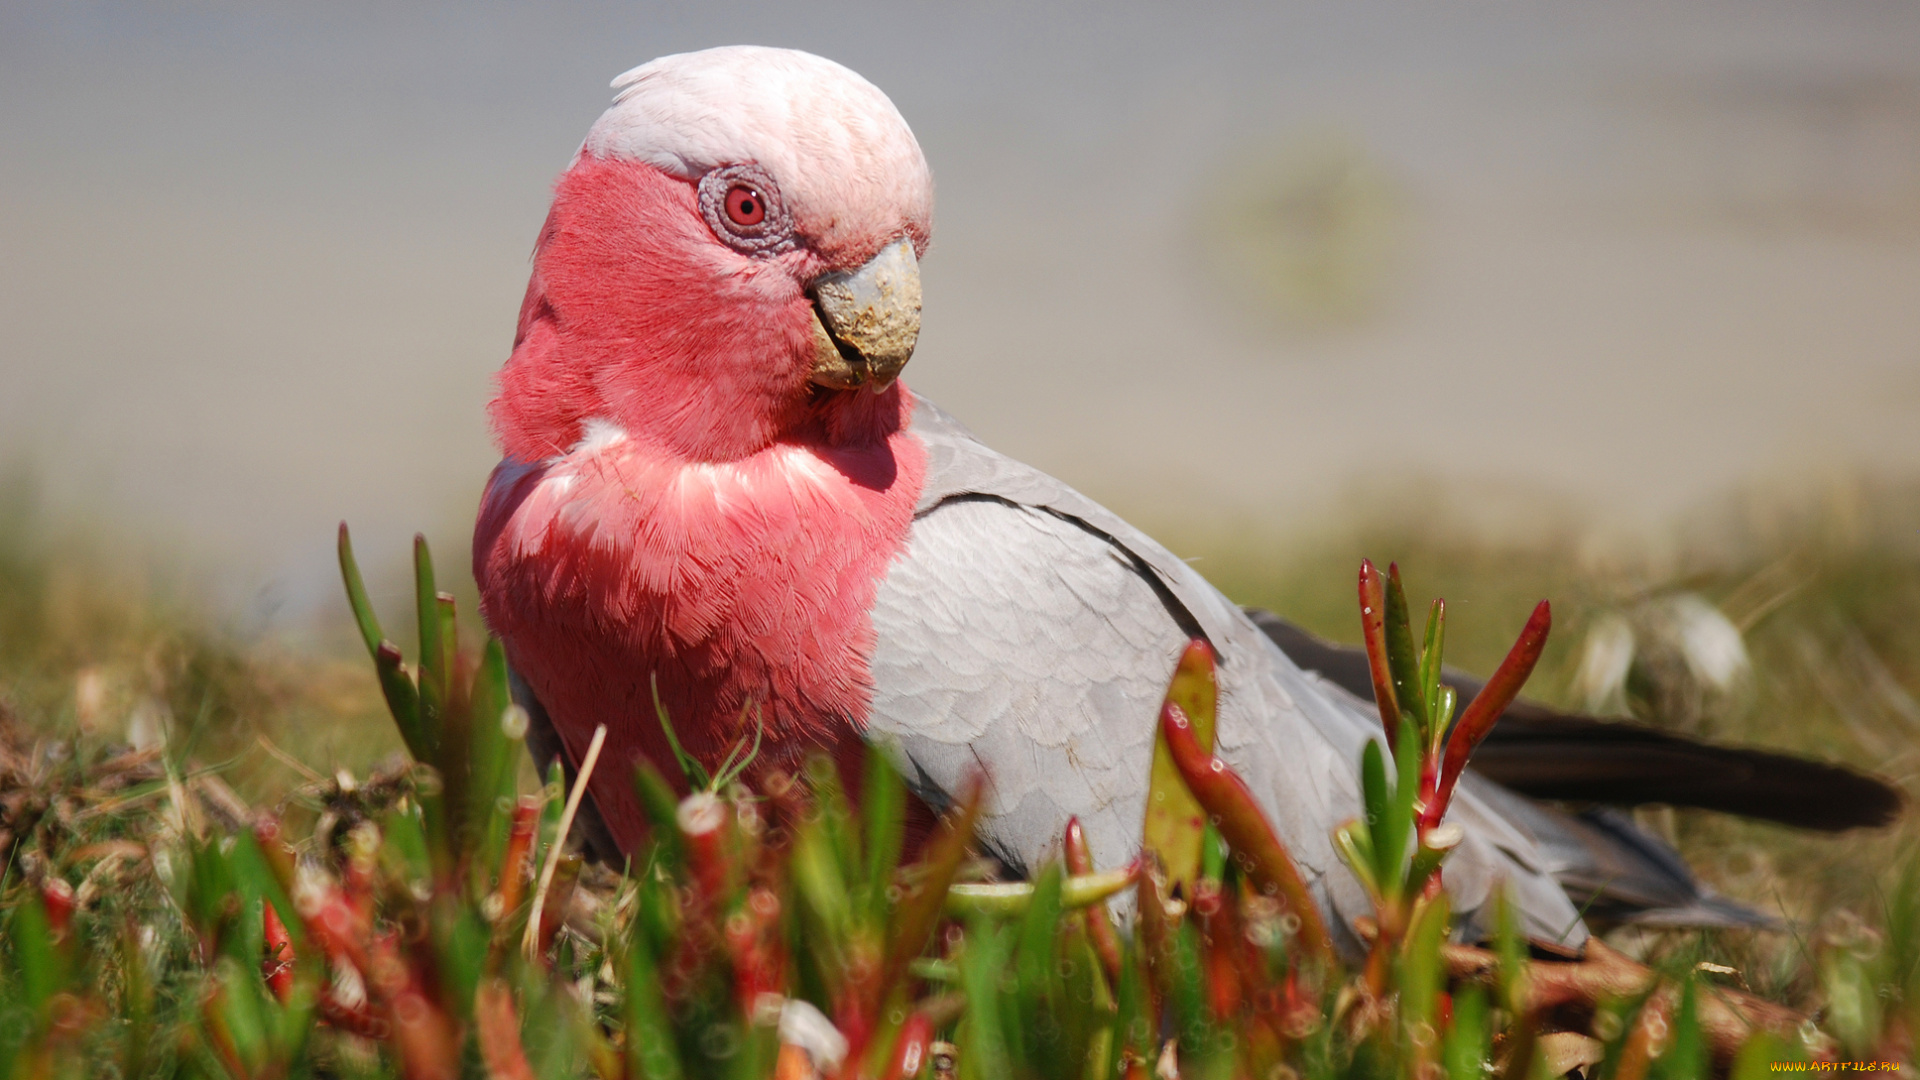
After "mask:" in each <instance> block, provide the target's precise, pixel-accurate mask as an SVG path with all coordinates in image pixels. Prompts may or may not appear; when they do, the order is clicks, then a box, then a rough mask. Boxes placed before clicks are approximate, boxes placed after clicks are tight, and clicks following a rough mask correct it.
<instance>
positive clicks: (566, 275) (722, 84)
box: [492, 47, 933, 461]
mask: <svg viewBox="0 0 1920 1080" xmlns="http://www.w3.org/2000/svg"><path fill="white" fill-rule="evenodd" d="M614 86H615V87H616V88H618V89H619V91H620V92H619V95H618V97H617V98H616V99H615V102H614V104H613V106H612V107H611V108H609V109H608V110H607V111H606V113H605V114H604V115H603V116H601V118H600V120H599V121H598V122H597V123H595V124H594V125H593V128H592V129H591V130H590V131H589V132H588V133H587V138H586V142H585V143H584V144H583V145H582V146H581V148H580V152H579V154H578V155H577V156H576V157H575V159H574V162H573V165H572V166H571V167H570V168H569V169H568V170H567V172H566V173H565V174H564V175H563V176H562V177H561V178H560V180H559V183H558V184H557V186H556V191H555V195H554V201H553V209H552V211H551V212H550V213H549V215H548V217H547V222H546V225H545V227H544V228H543V229H542V230H541V234H540V239H539V243H538V247H537V248H536V251H535V254H534V269H533V277H532V280H531V281H530V282H529V284H528V287H527V298H526V301H525V303H524V305H523V306H522V308H521V313H520V326H519V333H518V336H517V338H516V340H515V343H514V352H513V356H512V358H511V359H510V360H508V362H507V365H506V366H505V368H503V369H502V371H501V373H500V393H499V395H498V397H496V399H495V400H494V403H493V406H492V415H493V421H494V427H495V430H496V432H497V433H498V435H499V437H500V440H501V442H502V444H503V448H504V449H505V450H506V451H507V453H509V454H510V455H512V456H514V457H517V458H520V459H522V460H529V461H531V460H538V459H540V458H544V457H548V456H551V455H553V454H555V453H558V452H561V451H563V450H565V449H566V448H567V447H569V446H572V445H573V444H575V443H576V442H578V441H579V439H580V438H581V437H582V435H583V434H584V431H585V429H586V425H587V422H588V421H590V420H591V421H600V422H603V423H608V424H612V425H615V426H617V427H619V428H620V429H621V430H623V431H625V432H626V433H627V434H628V436H629V437H631V438H633V439H636V440H638V441H640V442H643V443H646V444H649V445H652V446H654V447H656V448H657V449H659V450H661V451H663V452H667V453H672V454H675V455H678V456H684V457H688V458H692V459H698V460H709V461H718V460H727V459H730V458H735V457H740V456H743V455H745V454H750V453H753V452H755V451H757V450H759V449H762V448H764V447H765V446H767V445H769V444H770V443H772V442H773V441H775V440H777V439H780V438H782V437H784V436H790V435H796V434H799V433H801V432H803V431H813V432H817V433H819V434H820V435H821V436H822V437H825V438H827V439H829V440H831V441H840V442H848V441H851V442H858V441H861V440H863V439H870V438H872V437H873V436H874V435H875V434H879V432H878V431H877V430H875V429H876V426H882V427H884V426H889V425H890V424H891V423H894V422H897V417H898V414H899V408H898V390H897V389H896V388H895V383H894V379H895V377H896V376H897V375H898V374H899V372H900V369H901V367H902V366H903V365H905V364H906V362H907V359H908V357H909V356H911V355H912V353H913V347H914V343H915V341H916V340H917V339H918V337H919V332H920V272H919V261H918V260H919V258H920V256H921V255H923V254H924V253H925V252H926V247H927V243H928V241H929V239H930V238H931V236H932V229H933V180H932V176H931V174H930V173H929V172H928V169H927V163H926V159H925V157H923V156H922V155H921V153H920V147H919V144H918V143H917V142H915V141H914V137H913V133H912V132H911V131H910V130H908V128H907V124H906V121H905V120H903V119H902V118H901V116H900V113H899V112H898V111H897V110H896V109H895V108H894V107H893V104H892V102H890V101H888V100H887V97H886V95H885V94H882V93H881V92H880V91H879V89H877V88H876V87H874V86H873V84H871V83H869V82H867V81H866V80H865V79H862V78H861V77H860V76H858V75H856V74H854V73H853V72H851V71H849V70H847V69H846V68H844V67H842V66H840V65H839V64H836V63H833V62H832V61H829V60H823V59H821V58H819V57H817V56H812V55H809V54H807V53H802V52H794V51H791V50H786V49H768V48H756V47H732V48H722V49H709V50H706V51H704V52H696V53H683V54H680V55H676V56H666V57H661V58H660V59H658V60H654V61H652V62H651V63H648V64H644V65H642V66H640V67H638V68H635V69H633V70H632V71H629V72H627V73H626V74H624V75H622V76H620V77H619V78H618V79H616V80H614ZM887 417H893V418H894V420H892V421H889V420H887V419H886V418H887Z"/></svg>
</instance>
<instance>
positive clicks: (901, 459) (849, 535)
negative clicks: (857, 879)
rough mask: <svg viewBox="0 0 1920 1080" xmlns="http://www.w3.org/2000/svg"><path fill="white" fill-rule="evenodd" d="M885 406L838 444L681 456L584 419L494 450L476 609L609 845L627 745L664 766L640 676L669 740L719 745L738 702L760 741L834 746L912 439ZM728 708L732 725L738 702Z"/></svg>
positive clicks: (695, 747) (862, 650) (859, 715)
mask: <svg viewBox="0 0 1920 1080" xmlns="http://www.w3.org/2000/svg"><path fill="white" fill-rule="evenodd" d="M894 395H898V397H897V401H898V407H899V408H900V410H901V413H900V420H899V422H898V424H897V426H894V425H889V426H893V430H892V432H891V434H890V435H889V436H887V437H885V438H884V439H881V440H876V441H871V442H866V443H865V444H864V445H860V446H855V447H834V446H828V445H813V444H808V443H802V442H775V443H773V444H772V445H771V446H769V447H767V448H766V449H764V450H761V451H759V452H757V453H754V454H751V455H748V456H746V457H743V458H740V459H738V460H735V461H726V462H700V461H687V460H685V459H684V458H678V457H677V456H675V455H670V454H666V453H662V452H660V451H658V450H652V449H649V448H647V447H644V446H643V445H642V444H640V443H639V442H638V441H636V440H634V439H631V438H629V437H628V435H627V434H626V433H625V432H624V431H622V430H620V429H619V428H618V427H616V426H615V425H613V424H612V423H610V422H606V421H598V420H596V421H589V422H588V423H587V424H586V425H585V431H584V434H583V436H582V438H581V439H580V441H579V443H578V444H576V445H575V446H574V447H573V448H572V449H571V450H569V451H568V452H567V453H565V454H563V455H560V456H558V457H554V458H550V459H548V460H546V461H543V462H540V463H538V464H531V465H528V464H521V463H518V462H514V461H507V462H504V463H502V464H501V465H500V467H499V468H498V469H496V470H495V472H494V474H493V478H492V480H491V481H490V483H489V485H488V489H487V494H486V499H485V502H484V504H483V506H482V508H481V513H480V524H479V529H478V530H477V532H476V534H475V538H474V539H475V544H474V567H475V574H476V577H477V578H478V579H479V582H480V590H481V598H482V605H483V611H484V613H485V615H486V618H487V621H488V623H489V624H490V625H491V626H492V628H493V630H494V632H495V633H497V634H499V635H500V636H501V637H502V638H503V639H504V640H506V641H508V642H510V645H509V651H508V655H509V659H510V662H511V663H512V665H513V666H514V668H515V670H516V671H517V672H518V673H519V674H520V676H521V677H522V678H523V679H525V680H526V682H527V684H528V685H529V686H530V687H531V688H532V689H533V691H534V693H535V695H536V696H538V698H539V699H540V701H541V703H542V704H544V705H545V706H546V708H547V711H548V713H549V715H550V716H551V718H552V720H553V724H554V727H555V729H556V730H557V732H558V734H559V735H560V737H561V739H562V741H563V742H564V743H565V744H566V746H567V749H568V756H569V757H570V758H572V759H573V760H574V761H576V762H577V761H579V760H580V759H581V757H582V756H583V755H584V754H585V751H586V747H587V744H588V742H589V741H590V740H591V738H592V735H593V730H594V727H595V726H596V725H597V724H602V723H604V724H606V725H607V745H606V748H605V750H604V751H603V757H602V760H601V764H600V766H599V767H598V768H597V769H596V770H595V774H594V777H593V779H592V781H591V791H592V793H593V796H594V801H595V803H596V805H597V806H598V808H599V809H600V812H601V816H602V817H603V818H604V819H605V820H606V823H607V825H608V827H609V828H610V829H611V830H612V832H613V835H614V839H615V840H616V841H617V842H618V843H619V844H620V845H621V847H622V848H626V849H629V850H631V849H632V847H633V845H634V844H635V843H636V842H637V841H638V839H639V837H640V836H642V835H644V832H645V825H644V819H643V818H642V816H641V812H640V808H639V805H638V803H637V800H636V798H635V796H634V794H633V781H632V763H633V761H634V759H635V758H637V757H639V756H643V755H644V756H646V757H648V758H650V759H651V760H652V761H653V762H654V763H655V764H656V765H657V766H659V767H660V768H661V771H662V772H664V773H666V774H668V775H669V776H674V775H676V773H677V770H676V769H675V768H674V767H673V764H672V758H671V756H670V751H669V749H668V747H667V744H666V741H665V738H664V736H663V735H662V733H661V731H660V728H659V725H658V723H657V721H656V720H655V718H654V705H653V692H652V688H651V683H652V680H653V679H654V678H655V677H657V679H658V684H659V693H660V701H661V703H662V704H663V705H665V707H666V708H667V710H668V712H669V714H670V715H671V717H672V719H673V722H674V727H675V729H676V731H677V732H678V734H679V737H680V739H681V741H682V742H683V743H684V744H685V745H686V748H687V749H688V750H689V751H690V752H692V753H693V754H694V755H695V756H697V757H699V758H701V759H702V760H703V761H706V762H708V763H709V764H712V763H714V762H717V761H718V759H719V758H720V756H721V755H723V754H724V752H725V749H726V748H727V747H728V746H729V745H730V744H731V743H732V742H733V741H734V740H736V739H737V738H739V737H740V736H741V735H742V734H749V735H750V734H751V732H752V731H753V728H754V723H755V717H756V714H757V715H758V717H759V718H761V719H762V720H764V723H765V725H766V741H765V745H764V747H763V751H762V753H763V756H764V757H765V758H766V759H767V760H770V761H780V760H783V759H791V758H793V757H795V756H797V755H798V754H800V753H802V752H804V751H805V749H806V748H807V747H809V746H816V745H817V746H825V747H843V746H844V745H845V744H846V743H847V742H849V741H850V739H851V738H853V737H855V736H857V733H858V731H859V729H860V727H861V726H862V725H863V724H864V722H865V717H866V715H867V708H868V704H869V701H870V699H871V682H870V677H869V674H868V668H867V658H868V657H869V656H870V655H871V654H872V650H873V640H874V639H873V626H872V623H871V620H870V618H869V610H870V608H871V606H872V603H873V598H874V594H875V591H876V590H877V588H878V586H879V582H880V579H881V577H882V575H884V574H885V573H886V568H887V565H888V563H889V562H890V561H891V560H892V559H893V557H894V556H895V555H896V554H897V553H898V552H899V551H900V550H901V549H902V547H903V545H904V543H905V540H906V535H907V530H908V527H909V525H910V524H911V521H912V515H913V507H914V503H915V500H916V499H917V497H918V495H919V492H920V488H921V483H922V480H923V477H924V473H925V451H924V449H923V448H922V447H921V445H920V442H919V440H918V439H917V438H915V437H914V436H913V435H912V434H910V433H909V432H908V430H907V429H906V418H907V411H908V410H910V408H911V397H910V395H908V394H906V393H905V392H904V389H903V388H899V387H895V388H893V389H890V390H889V391H887V393H886V394H885V395H882V396H883V397H887V396H894ZM743 713H744V716H745V719H744V725H743V723H742V715H743Z"/></svg>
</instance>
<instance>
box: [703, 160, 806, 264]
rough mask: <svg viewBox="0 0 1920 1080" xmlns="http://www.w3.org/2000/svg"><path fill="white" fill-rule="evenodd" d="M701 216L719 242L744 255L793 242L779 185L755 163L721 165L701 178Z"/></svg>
mask: <svg viewBox="0 0 1920 1080" xmlns="http://www.w3.org/2000/svg"><path fill="white" fill-rule="evenodd" d="M699 192H700V216H701V217H704V218H706V219H707V227H708V228H709V229H712V230H713V235H714V236H716V237H718V238H719V239H720V242H721V243H723V244H725V245H727V246H728V247H730V248H732V249H734V250H735V251H738V252H740V253H742V254H744V255H778V254H781V253H783V252H788V251H792V250H793V249H794V248H795V247H796V246H797V244H796V242H795V240H794V236H793V218H792V217H791V216H789V215H788V213H787V208H786V204H785V203H783V202H781V200H780V187H779V185H778V184H775V183H774V182H773V177H772V175H771V174H769V173H768V172H767V170H765V169H763V168H761V167H760V166H758V165H754V164H742V165H722V166H720V167H719V168H717V169H711V170H709V171H708V172H707V174H706V175H705V176H702V177H701V178H700V187H699Z"/></svg>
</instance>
